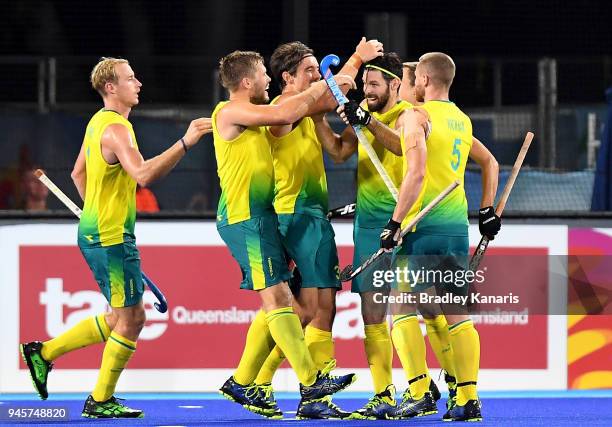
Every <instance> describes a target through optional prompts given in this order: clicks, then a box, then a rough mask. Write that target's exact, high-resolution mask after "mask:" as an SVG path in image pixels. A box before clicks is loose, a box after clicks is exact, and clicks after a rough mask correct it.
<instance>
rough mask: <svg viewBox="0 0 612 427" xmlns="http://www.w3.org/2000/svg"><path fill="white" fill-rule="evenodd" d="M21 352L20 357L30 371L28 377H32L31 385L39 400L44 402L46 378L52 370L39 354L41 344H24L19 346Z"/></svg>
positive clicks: (47, 394) (38, 342)
mask: <svg viewBox="0 0 612 427" xmlns="http://www.w3.org/2000/svg"><path fill="white" fill-rule="evenodd" d="M19 350H20V351H21V357H23V360H24V362H25V363H26V365H28V369H29V370H30V377H32V384H34V388H35V389H36V391H37V392H38V395H39V396H40V398H41V399H43V400H45V399H47V397H49V393H48V392H47V377H48V376H49V371H51V369H52V368H53V364H52V363H51V362H47V361H46V360H45V359H44V358H43V357H42V354H41V350H42V343H41V342H40V341H32V342H28V343H25V344H20V345H19Z"/></svg>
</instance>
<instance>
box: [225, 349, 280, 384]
mask: <svg viewBox="0 0 612 427" xmlns="http://www.w3.org/2000/svg"><path fill="white" fill-rule="evenodd" d="M285 359H286V358H285V355H284V354H283V352H282V351H281V349H280V348H278V346H274V348H273V349H272V351H271V352H270V354H269V355H268V357H267V359H266V361H265V362H264V364H263V365H262V366H261V369H259V373H258V374H257V378H255V384H267V383H271V382H272V378H273V377H274V374H275V373H276V371H277V369H278V367H279V366H280V365H281V364H282V363H283V362H284V361H285ZM234 379H235V378H234Z"/></svg>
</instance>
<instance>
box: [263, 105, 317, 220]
mask: <svg viewBox="0 0 612 427" xmlns="http://www.w3.org/2000/svg"><path fill="white" fill-rule="evenodd" d="M276 99H278V98H276ZM276 99H274V100H273V101H272V103H274V102H275V101H276ZM267 133H268V139H269V141H270V146H271V148H272V159H273V161H274V179H275V189H274V192H275V196H274V210H275V211H276V213H277V214H293V213H300V214H309V215H313V216H316V217H320V218H327V211H328V196H327V179H326V176H325V167H324V166H323V152H322V151H321V143H320V142H319V139H318V138H317V134H316V131H315V124H314V121H313V120H312V119H311V118H310V117H304V118H303V119H302V120H300V122H299V124H298V125H297V126H296V127H295V128H293V129H292V130H291V132H289V133H288V134H286V135H283V136H281V137H276V136H274V135H272V133H271V132H270V130H269V129H268V130H267Z"/></svg>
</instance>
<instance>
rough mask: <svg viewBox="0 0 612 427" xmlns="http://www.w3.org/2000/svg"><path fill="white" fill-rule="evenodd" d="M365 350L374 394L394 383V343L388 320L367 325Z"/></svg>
mask: <svg viewBox="0 0 612 427" xmlns="http://www.w3.org/2000/svg"><path fill="white" fill-rule="evenodd" d="M363 343H364V345H365V352H366V356H367V358H368V365H369V366H370V373H371V374H372V381H373V382H374V394H378V393H381V392H383V391H385V389H386V388H387V387H388V386H389V385H390V384H392V383H393V377H392V374H391V368H392V363H393V344H391V336H390V335H389V326H388V325H387V322H383V323H378V324H374V325H365V340H364V342H363Z"/></svg>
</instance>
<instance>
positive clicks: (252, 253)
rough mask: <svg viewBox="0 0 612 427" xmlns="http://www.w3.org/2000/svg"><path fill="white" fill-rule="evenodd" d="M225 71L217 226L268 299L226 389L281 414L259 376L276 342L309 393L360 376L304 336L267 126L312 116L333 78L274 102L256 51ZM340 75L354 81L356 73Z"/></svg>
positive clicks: (258, 408) (215, 118)
mask: <svg viewBox="0 0 612 427" xmlns="http://www.w3.org/2000/svg"><path fill="white" fill-rule="evenodd" d="M219 75H220V78H221V83H222V84H223V86H224V87H225V88H226V89H227V90H228V91H229V101H223V102H221V103H219V104H218V105H217V106H216V107H215V109H214V111H213V114H212V125H213V134H214V144H215V155H216V158H217V172H218V175H219V179H220V183H221V197H220V200H219V207H218V210H217V230H218V231H219V234H220V235H221V238H222V239H223V240H224V241H225V243H226V244H227V246H228V248H229V250H230V252H231V253H232V256H233V257H234V258H235V259H236V261H237V262H238V264H239V265H240V268H241V270H242V275H243V280H242V284H241V288H243V289H249V290H253V291H256V292H258V294H259V296H260V297H261V301H262V310H261V311H260V312H259V313H258V314H257V316H256V317H255V319H254V320H253V322H252V323H251V326H250V328H249V331H248V333H247V337H246V344H245V348H244V352H243V355H242V357H241V359H240V363H239V365H238V368H237V369H236V371H235V372H234V374H233V375H232V376H231V377H230V378H229V379H228V380H227V381H226V382H225V384H223V386H222V387H221V393H222V394H223V395H224V396H226V397H227V398H228V399H230V400H233V401H235V402H237V403H239V404H241V405H243V406H244V407H245V408H246V409H248V410H250V411H253V412H255V413H258V414H260V415H263V416H267V417H271V418H279V417H281V416H282V414H281V412H280V410H279V409H278V406H277V405H276V404H275V403H274V402H271V401H270V400H268V399H266V397H265V395H264V393H263V392H262V391H261V389H260V388H258V387H257V386H256V385H255V384H254V380H255V378H256V376H257V374H258V372H259V371H260V369H261V366H262V364H263V363H264V361H265V359H266V357H268V355H269V354H270V352H271V351H272V348H273V347H274V344H275V343H276V345H278V347H279V348H280V350H281V351H282V352H283V354H284V355H285V356H286V357H287V359H288V360H289V362H290V363H291V366H292V368H293V369H294V371H295V372H296V374H297V376H298V379H299V381H300V392H301V395H302V400H304V401H308V400H311V399H320V398H323V397H325V396H328V395H331V394H333V393H335V392H337V391H340V390H342V389H344V388H346V387H347V386H349V385H350V384H351V383H352V382H353V381H354V380H355V376H354V375H353V374H350V375H344V376H340V377H336V376H332V375H330V374H329V372H330V371H331V370H332V369H333V368H334V366H335V362H334V361H333V360H332V361H330V362H329V363H327V364H326V365H325V367H323V368H322V369H317V366H316V365H315V363H314V361H313V360H312V357H311V355H310V353H309V351H308V348H307V347H306V344H305V342H304V332H303V330H302V325H301V323H300V319H299V318H298V316H297V315H296V314H295V313H294V312H293V308H292V295H291V291H290V290H289V286H288V284H287V280H288V279H289V277H290V274H289V271H288V269H287V262H286V259H285V256H284V253H283V248H282V244H281V240H280V236H279V231H278V220H277V217H276V213H275V212H274V206H273V200H274V165H273V160H272V154H271V151H270V143H269V141H268V137H267V134H266V126H274V125H287V124H291V123H295V122H297V121H298V120H299V119H300V118H302V117H304V115H306V114H307V113H308V111H309V109H310V108H311V106H312V105H314V104H315V103H316V102H317V100H318V99H319V98H321V97H322V96H323V95H325V94H326V93H327V85H326V84H325V82H323V81H321V82H318V83H315V84H313V85H311V86H310V87H309V88H308V89H307V90H305V91H303V92H301V93H299V94H296V95H293V96H291V97H290V98H288V99H287V100H286V102H284V103H283V104H282V105H267V104H266V103H267V102H268V101H269V99H268V92H267V89H268V85H269V83H270V80H271V79H270V77H268V75H267V73H266V67H265V66H264V63H263V58H262V57H261V55H259V54H258V53H256V52H244V51H235V52H232V53H230V54H229V55H227V56H225V57H224V58H222V59H221V61H220V64H219ZM338 78H339V80H340V82H341V83H344V84H348V85H349V86H353V85H354V81H353V79H351V78H350V77H347V76H341V75H340V76H338Z"/></svg>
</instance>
